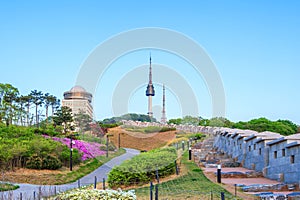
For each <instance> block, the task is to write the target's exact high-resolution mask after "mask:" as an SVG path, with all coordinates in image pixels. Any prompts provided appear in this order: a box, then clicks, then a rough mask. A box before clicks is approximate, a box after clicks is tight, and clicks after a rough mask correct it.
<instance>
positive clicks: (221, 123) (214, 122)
mask: <svg viewBox="0 0 300 200" xmlns="http://www.w3.org/2000/svg"><path fill="white" fill-rule="evenodd" d="M233 124H234V123H233V122H231V121H229V120H228V119H226V118H224V117H214V118H211V119H210V120H209V124H208V125H209V126H213V127H229V128H231V127H232V126H233Z"/></svg>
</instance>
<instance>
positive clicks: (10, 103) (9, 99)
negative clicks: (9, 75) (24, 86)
mask: <svg viewBox="0 0 300 200" xmlns="http://www.w3.org/2000/svg"><path fill="white" fill-rule="evenodd" d="M18 95H19V90H18V89H17V88H15V87H14V86H12V85H11V84H2V83H0V120H1V121H2V120H4V121H5V122H6V125H7V126H8V125H10V124H12V121H13V117H14V116H15V114H16V110H17V106H16V100H17V97H18Z"/></svg>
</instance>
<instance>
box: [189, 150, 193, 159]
mask: <svg viewBox="0 0 300 200" xmlns="http://www.w3.org/2000/svg"><path fill="white" fill-rule="evenodd" d="M189 160H192V148H189Z"/></svg>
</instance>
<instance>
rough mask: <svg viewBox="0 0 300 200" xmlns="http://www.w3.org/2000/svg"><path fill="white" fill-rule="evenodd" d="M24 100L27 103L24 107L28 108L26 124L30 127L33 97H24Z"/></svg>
mask: <svg viewBox="0 0 300 200" xmlns="http://www.w3.org/2000/svg"><path fill="white" fill-rule="evenodd" d="M23 100H24V102H25V104H24V106H25V107H26V108H27V111H26V124H27V126H28V125H29V117H30V105H31V103H32V97H31V96H30V95H26V96H23Z"/></svg>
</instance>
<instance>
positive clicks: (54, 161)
mask: <svg viewBox="0 0 300 200" xmlns="http://www.w3.org/2000/svg"><path fill="white" fill-rule="evenodd" d="M61 167H62V164H61V162H60V160H59V159H58V158H56V157H54V156H51V155H48V156H46V157H45V158H44V159H43V163H42V169H51V170H55V169H59V168H61Z"/></svg>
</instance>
